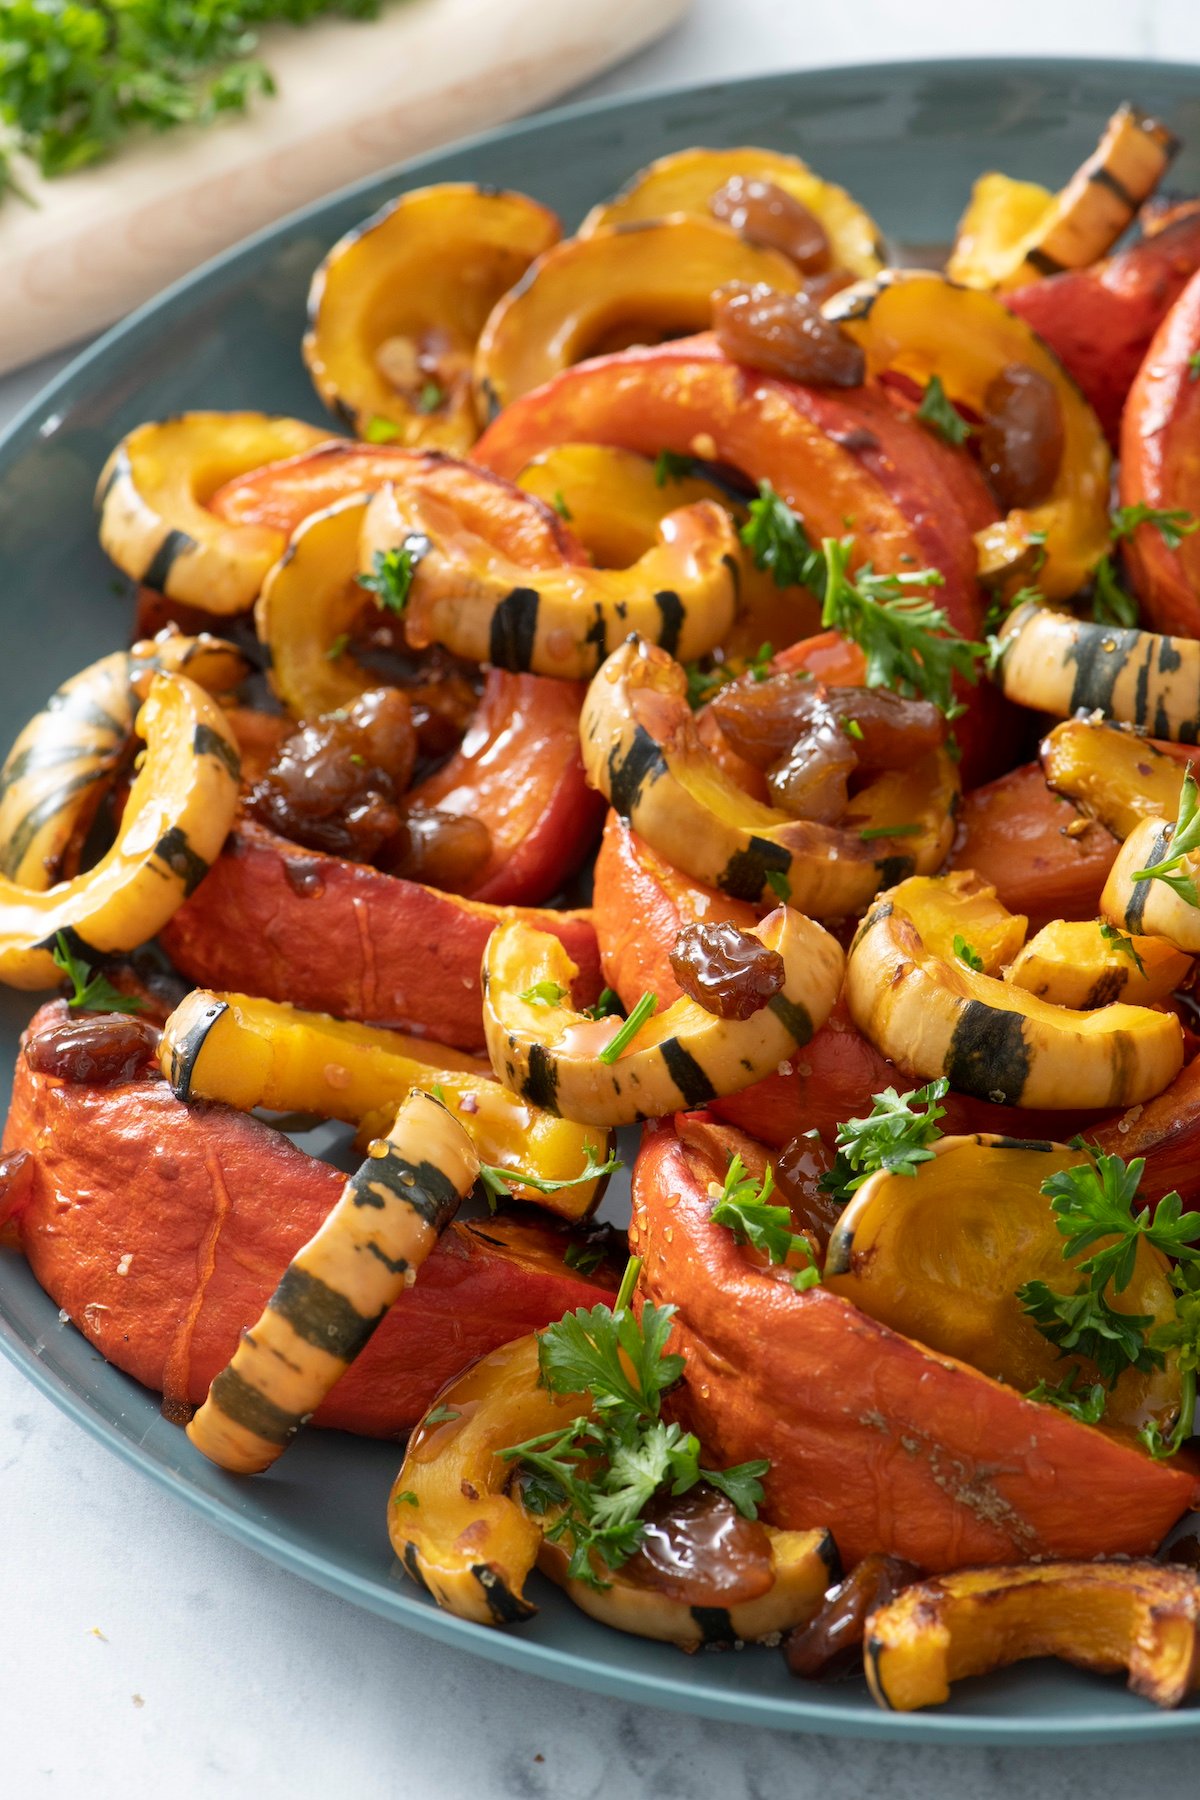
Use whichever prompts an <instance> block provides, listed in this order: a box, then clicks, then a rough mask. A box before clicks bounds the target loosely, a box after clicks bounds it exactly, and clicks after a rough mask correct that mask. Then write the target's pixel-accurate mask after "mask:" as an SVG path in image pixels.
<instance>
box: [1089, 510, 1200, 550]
mask: <svg viewBox="0 0 1200 1800" xmlns="http://www.w3.org/2000/svg"><path fill="white" fill-rule="evenodd" d="M1141 525H1155V526H1157V528H1158V534H1159V536H1160V537H1161V538H1162V541H1163V543H1164V544H1165V545H1166V546H1167V549H1168V550H1178V548H1179V546H1180V544H1182V542H1183V540H1184V538H1185V537H1191V535H1192V533H1193V531H1200V519H1197V518H1196V517H1195V515H1194V514H1193V513H1190V512H1188V511H1187V510H1186V509H1185V508H1184V507H1182V506H1147V505H1146V504H1145V502H1144V501H1141V500H1139V501H1137V502H1136V504H1134V505H1133V506H1118V508H1117V510H1116V511H1115V512H1114V514H1113V516H1112V527H1111V530H1112V540H1113V543H1114V544H1119V543H1120V542H1121V540H1122V539H1123V538H1131V537H1132V536H1133V534H1134V532H1135V531H1137V529H1138V527H1139V526H1141Z"/></svg>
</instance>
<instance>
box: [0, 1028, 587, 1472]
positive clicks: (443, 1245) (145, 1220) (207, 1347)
mask: <svg viewBox="0 0 1200 1800" xmlns="http://www.w3.org/2000/svg"><path fill="white" fill-rule="evenodd" d="M60 1015H61V1002H55V1003H54V1004H53V1005H51V1006H49V1007H45V1008H43V1009H42V1011H41V1012H40V1013H39V1014H38V1015H37V1016H36V1018H35V1019H34V1021H33V1024H32V1026H31V1027H30V1029H31V1030H32V1031H36V1030H37V1029H38V1028H39V1025H42V1024H44V1023H46V1022H47V1021H48V1020H49V1019H52V1018H53V1017H56V1016H60ZM4 1149H5V1150H6V1151H11V1150H15V1149H24V1150H27V1151H29V1152H30V1158H31V1163H32V1169H31V1172H30V1179H29V1180H28V1181H27V1182H26V1183H25V1184H24V1185H23V1187H22V1188H21V1189H20V1190H19V1192H18V1193H17V1194H16V1196H15V1208H16V1217H15V1226H16V1232H17V1235H18V1238H19V1241H20V1245H21V1248H22V1249H23V1250H24V1252H25V1254H26V1256H27V1257H28V1259H29V1262H30V1265H31V1267H32V1269H33V1272H34V1274H35V1275H36V1276H37V1278H38V1280H39V1281H40V1282H41V1284H42V1286H43V1287H44V1288H45V1289H46V1292H47V1293H48V1294H49V1295H50V1297H51V1299H52V1300H54V1302H55V1303H56V1304H57V1305H59V1306H61V1307H63V1308H64V1309H65V1310H66V1311H67V1312H68V1313H70V1315H71V1317H72V1319H73V1320H74V1322H75V1324H76V1325H77V1326H78V1327H79V1329H80V1330H81V1331H82V1332H83V1333H84V1335H85V1336H86V1337H87V1338H88V1339H89V1341H90V1342H91V1343H93V1344H94V1345H95V1346H96V1348H97V1349H98V1350H99V1351H100V1352H101V1354H102V1355H103V1356H104V1357H105V1358H106V1359H107V1360H108V1361H109V1362H111V1363H114V1364H115V1365H116V1366H117V1367H118V1368H119V1369H124V1370H125V1372H126V1373H127V1374H129V1375H132V1376H134V1377H135V1379H136V1380H138V1381H140V1382H142V1383H143V1384H144V1385H145V1386H147V1387H151V1388H157V1389H159V1390H160V1391H162V1392H163V1393H164V1394H165V1396H166V1398H167V1399H168V1401H171V1402H174V1403H175V1405H176V1406H177V1407H183V1406H188V1405H195V1404H197V1403H198V1402H200V1401H201V1400H203V1398H204V1396H205V1394H206V1393H207V1392H208V1388H209V1384H210V1383H211V1381H212V1379H213V1377H214V1376H215V1375H216V1374H217V1373H218V1371H219V1370H220V1369H221V1368H223V1367H224V1365H225V1363H227V1362H228V1360H229V1358H230V1356H231V1355H232V1354H233V1351H234V1349H235V1348H236V1346H237V1342H238V1334H239V1332H240V1331H241V1330H242V1329H243V1327H246V1326H249V1325H252V1324H253V1323H254V1321H255V1319H256V1318H257V1317H258V1316H259V1313H260V1312H261V1310H262V1308H263V1306H264V1305H265V1303H266V1301H267V1299H268V1297H269V1296H270V1294H271V1293H272V1292H273V1290H274V1288H275V1285H276V1283H277V1282H278V1280H279V1277H280V1275H281V1274H282V1272H283V1270H284V1269H285V1268H286V1267H287V1265H288V1264H289V1262H290V1261H291V1259H292V1257H293V1256H294V1254H295V1253H296V1251H298V1250H299V1249H300V1247H301V1245H302V1244H304V1243H306V1242H307V1240H308V1239H309V1238H310V1237H311V1236H312V1235H313V1233H314V1232H315V1231H316V1229H317V1227H318V1226H319V1225H320V1224H321V1222H322V1220H323V1219H324V1218H325V1216H326V1214H327V1213H328V1212H329V1210H330V1208H331V1207H332V1206H333V1205H334V1204H335V1202H336V1200H337V1198H338V1195H339V1193H340V1192H341V1189H342V1185H343V1182H344V1176H343V1175H342V1174H341V1173H340V1172H339V1171H338V1170H337V1169H334V1168H332V1167H331V1166H330V1165H329V1164H328V1163H324V1162H319V1161H318V1160H317V1159H316V1158H315V1157H311V1156H308V1155H306V1154H305V1153H304V1151H302V1150H300V1149H299V1148H297V1146H296V1145H295V1144H293V1143H292V1142H291V1140H290V1139H288V1138H285V1137H284V1136H282V1134H281V1133H279V1132H277V1131H274V1130H272V1129H271V1128H270V1127H269V1126H267V1125H263V1124H261V1123H260V1122H259V1121H258V1120H257V1119H254V1118H251V1117H250V1116H248V1115H247V1114H244V1113H238V1112H235V1111H234V1110H233V1109H232V1108H230V1107H225V1106H217V1105H193V1106H185V1105H184V1104H183V1103H182V1102H181V1101H179V1100H177V1099H176V1098H175V1096H174V1095H173V1094H172V1092H171V1089H170V1088H169V1087H168V1086H167V1084H166V1082H164V1081H159V1080H153V1079H150V1078H149V1077H145V1078H141V1079H138V1080H134V1081H130V1082H125V1083H122V1084H121V1085H119V1086H115V1087H88V1086H84V1085H82V1084H74V1083H65V1082H62V1081H58V1080H55V1079H54V1078H52V1077H49V1076H46V1075H40V1074H35V1073H34V1072H33V1071H32V1070H31V1069H30V1067H29V1065H28V1063H27V1062H26V1060H25V1058H24V1056H23V1055H22V1056H20V1057H18V1060H17V1069H16V1078H15V1083H14V1089H13V1101H12V1110H11V1112H10V1113H9V1118H8V1124H7V1126H6V1128H5V1134H4ZM568 1242H569V1239H566V1238H564V1237H563V1236H562V1235H561V1234H560V1233H558V1232H556V1231H555V1230H554V1229H553V1228H552V1227H546V1226H543V1225H539V1224H537V1223H534V1222H532V1221H527V1220H526V1219H525V1218H523V1217H522V1218H518V1217H515V1216H498V1217H496V1218H494V1219H489V1220H485V1221H484V1222H482V1223H481V1224H479V1225H470V1224H459V1223H457V1222H456V1223H455V1224H452V1225H451V1226H449V1227H448V1229H447V1231H446V1233H445V1235H444V1236H443V1238H442V1240H441V1242H440V1244H439V1245H438V1247H437V1249H436V1250H435V1251H434V1252H433V1254H432V1255H431V1256H430V1257H429V1259H428V1261H427V1262H426V1263H425V1264H424V1266H423V1267H422V1269H421V1272H420V1276H419V1278H418V1281H417V1284H416V1285H415V1286H414V1287H413V1288H411V1289H410V1290H409V1291H408V1292H407V1293H406V1294H405V1295H404V1296H403V1298H402V1299H401V1300H399V1301H398V1302H397V1303H396V1305H395V1306H394V1307H393V1308H392V1310H391V1312H390V1313H389V1314H388V1316H387V1318H386V1319H385V1320H384V1321H383V1323H382V1324H381V1325H380V1327H379V1329H378V1331H377V1332H376V1333H375V1335H374V1336H373V1338H372V1339H371V1342H370V1343H369V1345H368V1346H367V1348H366V1349H365V1350H364V1351H363V1353H362V1355H361V1356H360V1357H359V1358H358V1360H357V1361H356V1362H355V1363H354V1365H353V1367H352V1368H350V1369H349V1370H348V1371H347V1372H346V1374H345V1375H344V1376H343V1378H342V1379H341V1380H340V1381H339V1382H338V1384H337V1386H336V1388H335V1389H334V1390H333V1392H332V1393H331V1394H330V1396H329V1398H328V1399H327V1400H326V1401H325V1402H324V1404H323V1405H322V1406H321V1408H320V1409H319V1411H318V1412H317V1414H316V1416H315V1417H316V1423H317V1424H319V1425H331V1426H336V1427H337V1428H339V1429H341V1430H345V1431H356V1432H360V1433H363V1434H364V1435H366V1436H370V1437H391V1436H393V1435H395V1434H396V1433H398V1432H401V1431H404V1430H407V1429H408V1428H409V1427H410V1426H412V1425H415V1424H416V1422H417V1420H418V1419H419V1418H420V1417H421V1416H422V1414H423V1413H424V1412H425V1410H426V1408H427V1407H428V1406H429V1405H430V1404H431V1402H432V1400H433V1397H434V1395H435V1394H436V1393H437V1391H438V1389H439V1388H440V1387H441V1386H442V1385H443V1384H444V1383H445V1382H446V1381H448V1380H450V1379H451V1378H452V1377H453V1376H455V1375H456V1374H458V1373H459V1372H460V1371H461V1370H462V1369H464V1368H465V1367H466V1366H467V1364H468V1363H469V1362H471V1361H473V1359H474V1358H475V1357H476V1356H481V1355H485V1354H487V1353H488V1352H489V1351H491V1350H494V1349H496V1348H497V1347H498V1346H499V1345H500V1344H503V1343H506V1342H507V1341H508V1340H509V1339H510V1338H512V1337H516V1336H519V1335H520V1334H521V1333H523V1332H527V1331H532V1330H535V1329H537V1328H538V1327H539V1326H542V1325H545V1324H548V1323H549V1322H550V1321H551V1320H552V1319H557V1318H560V1317H561V1316H562V1314H563V1313H564V1312H567V1311H570V1310H571V1309H572V1308H574V1307H577V1306H592V1305H595V1304H596V1302H597V1301H600V1300H606V1299H607V1300H608V1301H609V1302H611V1301H612V1299H613V1289H612V1279H611V1271H609V1270H607V1269H601V1270H600V1271H599V1272H598V1273H597V1274H596V1276H594V1277H588V1276H583V1275H580V1274H579V1272H578V1271H577V1270H572V1269H569V1268H567V1267H566V1265H565V1264H564V1263H563V1261H562V1251H563V1249H565V1247H566V1244H567V1243H568Z"/></svg>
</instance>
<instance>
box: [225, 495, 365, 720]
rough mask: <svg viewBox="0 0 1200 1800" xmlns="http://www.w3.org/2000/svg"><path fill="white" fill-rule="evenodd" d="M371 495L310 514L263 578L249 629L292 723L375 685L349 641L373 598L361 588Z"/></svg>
mask: <svg viewBox="0 0 1200 1800" xmlns="http://www.w3.org/2000/svg"><path fill="white" fill-rule="evenodd" d="M369 503H370V496H369V495H368V494H348V495H347V496H346V498H345V499H344V500H336V501H335V502H334V504H333V505H332V506H327V507H325V508H324V509H323V510H322V511H321V512H315V513H310V514H309V516H308V518H307V519H304V520H303V521H302V522H301V523H300V524H299V525H298V526H297V527H296V530H295V531H294V532H293V533H292V536H291V539H290V541H289V543H288V546H287V549H286V551H285V552H284V554H283V555H282V556H281V557H280V559H279V561H278V562H277V563H276V564H275V565H274V567H273V568H272V569H270V570H269V571H268V573H267V576H266V579H265V580H264V582H263V584H262V593H261V594H260V595H259V597H258V599H257V601H256V602H255V606H254V626H255V630H256V631H257V633H258V636H259V640H260V642H261V643H263V644H265V645H266V647H267V650H268V651H269V653H270V682H271V687H272V690H273V691H274V693H275V695H276V697H277V698H278V699H279V700H281V701H282V702H283V704H284V706H286V707H287V709H288V711H289V712H290V713H291V715H292V717H293V718H296V719H315V718H317V717H319V716H320V714H322V713H331V712H336V711H337V710H338V708H339V707H342V706H349V705H350V704H351V702H352V701H354V700H356V699H357V698H358V696H359V695H360V694H365V693H366V691H367V689H368V688H369V687H371V686H372V685H373V683H372V677H371V676H370V675H369V674H368V672H367V670H366V669H365V668H364V667H363V665H362V663H360V662H359V660H358V658H357V657H356V656H355V655H354V652H353V651H352V650H350V649H349V648H348V645H347V641H346V640H347V638H348V635H349V632H350V630H351V627H352V626H353V625H354V622H355V620H356V619H357V618H358V617H359V614H360V613H361V612H362V610H363V607H364V606H365V605H366V603H367V601H368V599H369V598H370V595H369V593H368V591H367V589H366V588H363V587H360V586H359V585H358V573H359V540H360V538H361V535H362V524H363V520H364V519H365V518H366V514H367V507H368V505H369Z"/></svg>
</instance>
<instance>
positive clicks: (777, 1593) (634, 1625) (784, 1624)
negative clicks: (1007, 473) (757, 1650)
mask: <svg viewBox="0 0 1200 1800" xmlns="http://www.w3.org/2000/svg"><path fill="white" fill-rule="evenodd" d="M763 1529H764V1531H765V1532H766V1536H767V1539H768V1542H769V1544H770V1547H771V1569H772V1574H773V1577H774V1579H773V1581H772V1583H771V1586H770V1587H769V1588H768V1589H767V1591H766V1593H765V1594H760V1595H758V1597H757V1598H756V1599H753V1600H743V1601H741V1602H739V1603H735V1604H734V1605H731V1606H691V1605H689V1604H688V1602H687V1601H686V1600H682V1599H680V1598H679V1597H678V1596H677V1595H675V1594H666V1593H663V1592H662V1590H661V1589H659V1588H655V1587H651V1586H649V1585H647V1583H646V1582H645V1580H644V1579H642V1578H641V1577H640V1576H639V1579H637V1580H634V1579H633V1578H632V1577H631V1576H630V1575H629V1574H628V1573H627V1571H626V1570H625V1569H623V1568H621V1569H610V1570H605V1572H604V1580H605V1586H604V1587H602V1588H594V1587H591V1586H590V1585H589V1584H588V1583H587V1582H585V1581H576V1580H573V1579H572V1578H571V1577H570V1575H569V1574H568V1573H567V1570H568V1567H569V1564H570V1560H571V1559H570V1556H569V1554H568V1552H567V1551H566V1550H565V1549H564V1548H563V1546H562V1545H561V1544H554V1543H551V1542H550V1540H549V1539H548V1538H546V1539H543V1541H542V1545H541V1548H540V1549H539V1551H538V1559H537V1563H538V1568H539V1569H540V1570H541V1571H542V1573H543V1574H544V1575H548V1576H549V1577H550V1579H551V1581H553V1582H555V1583H557V1585H558V1586H559V1587H560V1588H562V1589H563V1591H564V1593H566V1594H567V1596H568V1597H569V1598H570V1599H571V1600H573V1601H574V1602H575V1605H576V1606H577V1607H579V1609H580V1611H581V1612H585V1613H587V1614H588V1616H589V1618H592V1619H597V1620H598V1621H599V1622H600V1624H601V1625H610V1626H612V1627H613V1629H614V1630H616V1631H627V1632H629V1633H631V1634H632V1636H634V1637H644V1638H653V1639H654V1640H656V1641H657V1642H658V1643H660V1644H675V1645H677V1646H678V1648H679V1649H680V1650H699V1649H711V1648H715V1647H717V1646H724V1647H725V1648H729V1647H731V1646H732V1645H734V1644H757V1643H761V1642H762V1641H763V1639H764V1638H769V1639H772V1640H774V1639H775V1638H777V1637H778V1635H779V1633H780V1632H781V1631H790V1630H791V1629H792V1628H793V1626H799V1625H807V1624H808V1622H809V1620H810V1619H812V1618H814V1617H815V1616H816V1614H817V1612H818V1611H819V1610H820V1607H821V1604H822V1602H823V1600H824V1598H825V1591H826V1589H827V1588H828V1587H829V1585H830V1583H831V1582H834V1581H836V1580H837V1579H838V1577H839V1574H840V1563H839V1561H838V1553H837V1546H836V1545H835V1544H834V1541H833V1538H832V1537H831V1536H830V1534H829V1532H827V1531H821V1530H819V1529H818V1530H816V1531H781V1530H779V1529H778V1528H777V1527H776V1526H774V1525H766V1526H764V1528H763ZM717 1554H718V1555H719V1552H718V1553H717Z"/></svg>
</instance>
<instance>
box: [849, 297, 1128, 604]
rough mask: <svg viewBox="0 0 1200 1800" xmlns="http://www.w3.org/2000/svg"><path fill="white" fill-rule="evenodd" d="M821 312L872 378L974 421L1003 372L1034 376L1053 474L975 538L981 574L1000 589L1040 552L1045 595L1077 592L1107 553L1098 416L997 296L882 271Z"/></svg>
mask: <svg viewBox="0 0 1200 1800" xmlns="http://www.w3.org/2000/svg"><path fill="white" fill-rule="evenodd" d="M824 311H825V313H826V314H827V316H828V317H829V318H831V319H835V320H836V321H837V323H838V324H839V325H840V326H841V328H842V330H843V331H845V332H847V333H848V334H849V335H850V336H851V337H852V338H854V340H855V341H856V342H857V343H859V344H861V345H862V347H863V349H864V350H865V351H866V354H867V368H868V372H869V373H870V375H872V376H877V375H882V374H884V373H885V372H886V371H888V370H893V371H895V372H896V373H898V374H901V375H906V376H907V377H908V378H909V379H910V380H911V381H915V382H918V383H919V384H920V385H921V386H922V387H924V386H925V385H926V384H927V383H928V382H929V381H930V380H931V379H932V377H933V376H934V375H936V376H937V377H938V379H939V380H940V381H941V383H942V385H943V387H944V389H945V391H946V393H947V394H948V395H949V397H950V399H951V400H955V401H960V402H962V404H964V405H965V406H968V407H970V408H971V409H972V410H973V411H974V412H975V413H978V414H982V413H984V412H985V410H986V405H985V395H986V393H987V389H988V387H989V385H990V383H991V382H992V381H993V380H994V379H995V378H996V377H997V376H999V375H1001V374H1002V373H1003V372H1004V370H1005V369H1007V368H1010V367H1012V366H1014V365H1019V366H1020V367H1023V368H1027V369H1032V370H1033V371H1034V373H1035V374H1037V375H1039V376H1041V377H1042V378H1043V380H1045V381H1046V382H1048V383H1049V385H1050V386H1051V388H1052V389H1053V390H1054V393H1055V395H1056V397H1057V400H1058V408H1059V414H1060V417H1061V421H1062V428H1063V452H1062V459H1061V462H1060V464H1059V469H1058V473H1057V475H1056V476H1055V479H1054V482H1053V485H1052V486H1051V488H1050V491H1049V492H1048V494H1047V495H1046V497H1045V499H1044V500H1040V501H1038V502H1037V503H1036V504H1035V505H1033V506H1029V507H1015V508H1014V509H1013V510H1012V511H1011V512H1009V513H1007V514H1006V515H1005V517H1004V518H1003V519H1001V520H1000V521H999V523H998V524H994V525H985V526H984V527H983V529H982V530H981V531H978V532H976V534H975V542H976V545H977V547H978V551H979V571H980V575H981V577H982V578H983V579H984V580H986V581H999V580H1004V579H1006V578H1007V577H1009V576H1010V575H1015V574H1016V573H1017V572H1018V571H1019V570H1021V569H1022V568H1025V567H1027V566H1028V565H1029V562H1030V558H1031V553H1032V549H1033V546H1035V545H1037V544H1042V545H1043V547H1044V550H1045V562H1044V566H1043V567H1041V568H1040V569H1039V572H1038V583H1039V586H1040V587H1041V589H1042V591H1043V593H1045V594H1046V595H1047V596H1048V597H1049V598H1050V599H1052V600H1061V599H1066V598H1067V597H1068V596H1069V595H1071V594H1074V593H1075V592H1076V591H1077V590H1078V589H1079V588H1080V587H1082V585H1083V582H1084V580H1085V578H1086V576H1087V575H1088V573H1089V571H1090V570H1091V569H1092V568H1093V567H1094V566H1095V564H1096V562H1097V561H1098V560H1099V558H1100V557H1101V556H1103V555H1104V553H1105V551H1106V550H1107V549H1108V548H1109V524H1108V495H1109V476H1110V468H1111V462H1112V458H1111V456H1110V454H1109V449H1108V445H1107V444H1106V442H1105V440H1104V433H1103V432H1102V431H1101V429H1100V424H1099V421H1098V420H1097V418H1096V415H1095V413H1094V412H1093V411H1092V409H1091V407H1090V406H1089V405H1088V403H1087V401H1086V400H1085V399H1084V398H1083V395H1082V394H1081V393H1080V392H1079V389H1078V388H1077V387H1076V386H1075V384H1074V382H1073V381H1072V380H1071V379H1070V377H1069V376H1068V375H1067V373H1066V371H1065V370H1064V369H1063V367H1062V364H1061V363H1060V362H1059V361H1058V359H1057V357H1055V356H1054V355H1053V354H1052V353H1051V351H1050V350H1048V349H1047V347H1046V345H1045V344H1044V343H1043V342H1042V340H1041V339H1040V338H1039V337H1038V336H1037V334H1036V332H1034V331H1032V330H1031V329H1030V328H1029V326H1028V325H1026V323H1025V321H1024V320H1023V319H1019V318H1017V317H1016V316H1015V315H1014V314H1013V313H1010V312H1009V310H1008V308H1007V307H1006V306H1005V305H1004V304H1003V302H1002V301H1000V300H999V299H998V298H997V297H996V296H995V295H994V294H988V293H982V292H979V291H977V290H974V289H971V288H964V287H958V286H956V285H955V283H954V282H952V281H947V280H946V278H945V276H943V275H935V274H932V273H929V272H927V271H925V270H918V269H911V270H910V269H887V270H885V271H884V272H883V274H881V275H878V276H876V277H875V278H874V279H873V280H872V281H860V282H856V283H855V284H854V286H853V287H848V288H843V289H842V291H841V292H840V293H838V294H835V295H834V296H833V298H832V299H830V300H827V301H826V302H825V306H824ZM1042 534H1044V537H1043V535H1042Z"/></svg>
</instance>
